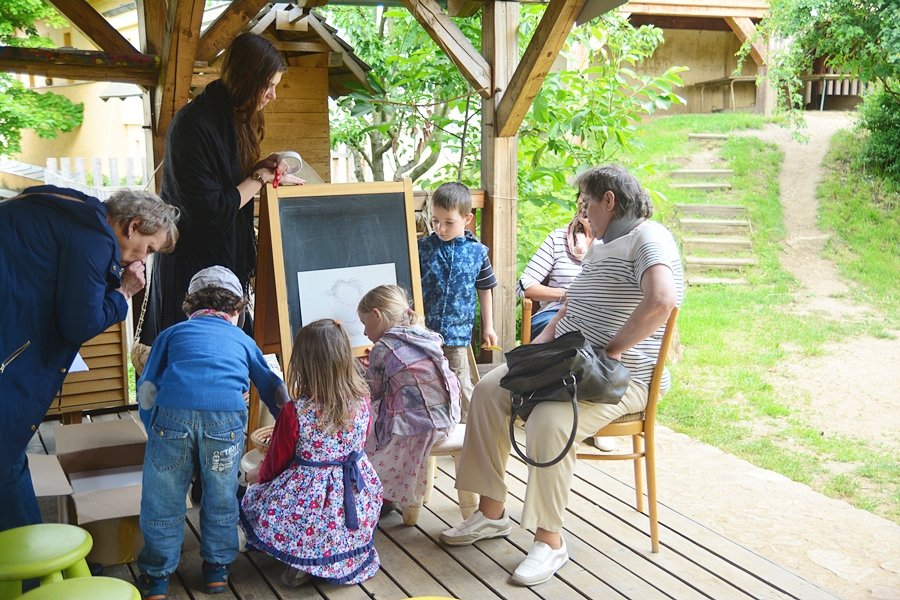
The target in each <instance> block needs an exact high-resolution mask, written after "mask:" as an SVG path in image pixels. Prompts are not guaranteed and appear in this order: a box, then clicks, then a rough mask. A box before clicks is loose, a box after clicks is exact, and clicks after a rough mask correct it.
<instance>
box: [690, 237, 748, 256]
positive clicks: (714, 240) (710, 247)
mask: <svg viewBox="0 0 900 600" xmlns="http://www.w3.org/2000/svg"><path fill="white" fill-rule="evenodd" d="M681 244H682V246H683V248H684V251H685V252H715V253H729V252H749V251H751V250H752V249H753V244H751V243H750V240H748V239H745V238H735V237H705V238H699V237H690V238H688V237H686V238H684V239H682V240H681Z"/></svg>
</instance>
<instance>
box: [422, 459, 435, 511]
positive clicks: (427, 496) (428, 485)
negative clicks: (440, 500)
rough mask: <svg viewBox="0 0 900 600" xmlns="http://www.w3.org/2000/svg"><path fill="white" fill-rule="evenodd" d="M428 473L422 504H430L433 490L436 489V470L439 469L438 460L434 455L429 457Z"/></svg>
mask: <svg viewBox="0 0 900 600" xmlns="http://www.w3.org/2000/svg"><path fill="white" fill-rule="evenodd" d="M425 468H426V469H428V474H427V475H426V476H425V496H424V497H423V498H422V504H428V501H429V500H431V492H432V491H434V471H435V469H437V460H436V459H435V458H434V457H433V456H429V457H428V466H426V467H425Z"/></svg>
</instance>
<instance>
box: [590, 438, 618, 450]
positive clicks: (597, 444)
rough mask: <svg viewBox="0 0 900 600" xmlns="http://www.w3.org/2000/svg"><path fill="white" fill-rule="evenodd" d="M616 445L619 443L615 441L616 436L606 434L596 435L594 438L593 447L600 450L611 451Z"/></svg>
mask: <svg viewBox="0 0 900 600" xmlns="http://www.w3.org/2000/svg"><path fill="white" fill-rule="evenodd" d="M618 447H619V445H618V444H617V443H616V438H611V437H607V436H597V437H595V438H594V448H596V449H597V450H600V451H601V452H612V451H613V450H615V449H616V448H618Z"/></svg>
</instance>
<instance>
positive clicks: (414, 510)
mask: <svg viewBox="0 0 900 600" xmlns="http://www.w3.org/2000/svg"><path fill="white" fill-rule="evenodd" d="M421 510H422V507H421V506H418V505H415V504H411V505H409V506H404V507H403V508H402V513H403V524H404V525H406V526H407V527H415V525H416V523H418V522H419V512H420V511H421Z"/></svg>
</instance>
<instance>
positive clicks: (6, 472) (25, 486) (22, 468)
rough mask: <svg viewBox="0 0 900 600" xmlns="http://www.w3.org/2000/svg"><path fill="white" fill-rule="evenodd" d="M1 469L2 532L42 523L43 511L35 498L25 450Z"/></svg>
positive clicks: (0, 526)
mask: <svg viewBox="0 0 900 600" xmlns="http://www.w3.org/2000/svg"><path fill="white" fill-rule="evenodd" d="M0 469H2V471H0V506H2V507H3V510H0V531H6V530H7V529H12V528H13V527H21V526H23V525H34V524H36V523H40V522H41V511H40V509H39V508H38V503H37V498H35V497H34V486H32V485H31V471H29V470H28V459H27V458H26V456H25V450H22V451H21V452H19V453H18V455H17V456H16V458H14V459H13V460H12V462H11V463H10V464H9V465H3V466H2V467H0Z"/></svg>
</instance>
